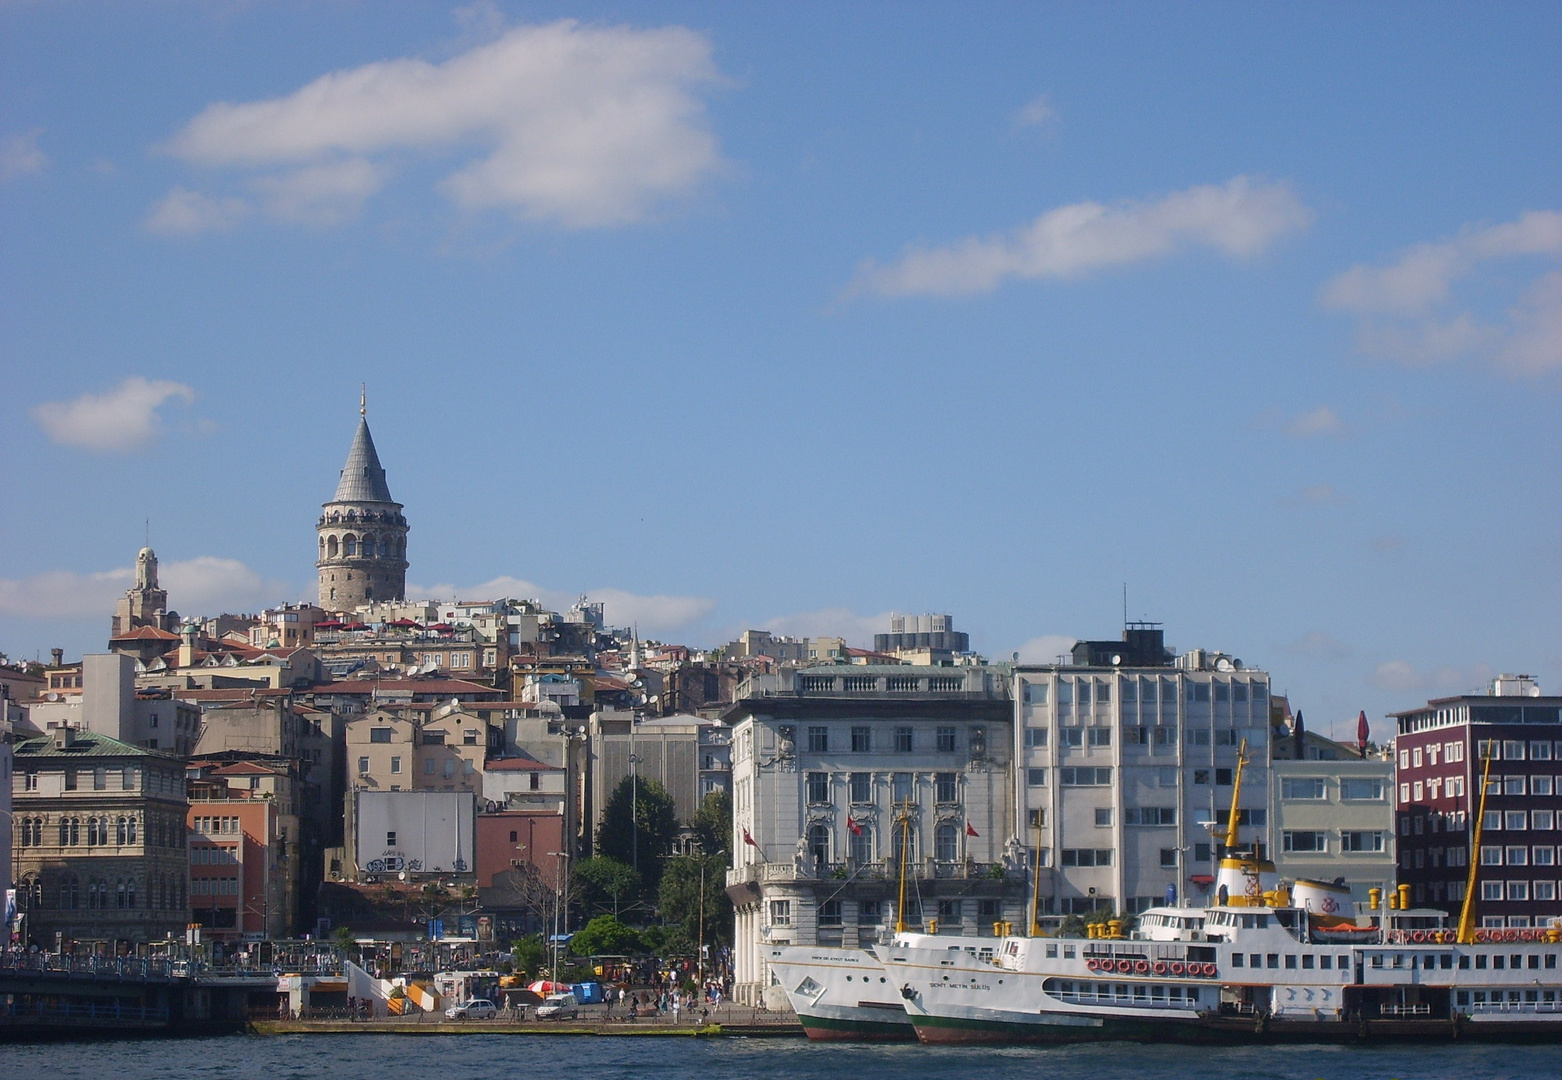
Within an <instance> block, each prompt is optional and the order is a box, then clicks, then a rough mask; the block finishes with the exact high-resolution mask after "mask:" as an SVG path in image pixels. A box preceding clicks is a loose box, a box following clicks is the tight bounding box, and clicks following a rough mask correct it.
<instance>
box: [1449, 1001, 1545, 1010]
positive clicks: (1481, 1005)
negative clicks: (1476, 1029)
mask: <svg viewBox="0 0 1562 1080" xmlns="http://www.w3.org/2000/svg"><path fill="white" fill-rule="evenodd" d="M1462 1007H1463V1006H1461V1008H1462ZM1469 1009H1470V1011H1471V1012H1472V1013H1562V1002H1558V1001H1477V1002H1476V1003H1475V1004H1474V1005H1471V1006H1469Z"/></svg>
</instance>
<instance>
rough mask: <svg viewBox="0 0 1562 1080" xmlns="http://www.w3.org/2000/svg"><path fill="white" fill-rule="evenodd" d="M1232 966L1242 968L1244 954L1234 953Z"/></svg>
mask: <svg viewBox="0 0 1562 1080" xmlns="http://www.w3.org/2000/svg"><path fill="white" fill-rule="evenodd" d="M1231 966H1232V967H1241V966H1242V954H1241V953H1239V952H1238V953H1232V954H1231Z"/></svg>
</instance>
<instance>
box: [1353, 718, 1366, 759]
mask: <svg viewBox="0 0 1562 1080" xmlns="http://www.w3.org/2000/svg"><path fill="white" fill-rule="evenodd" d="M1367 731H1368V728H1367V710H1366V709H1362V710H1361V715H1360V716H1358V717H1356V749H1357V750H1358V751H1359V752H1360V753H1361V756H1362V757H1366V756H1367Z"/></svg>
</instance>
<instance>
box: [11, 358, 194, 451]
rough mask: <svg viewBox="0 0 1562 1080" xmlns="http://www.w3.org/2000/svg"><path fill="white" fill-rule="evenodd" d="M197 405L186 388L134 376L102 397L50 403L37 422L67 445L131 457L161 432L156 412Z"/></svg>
mask: <svg viewBox="0 0 1562 1080" xmlns="http://www.w3.org/2000/svg"><path fill="white" fill-rule="evenodd" d="M175 398H177V399H179V400H181V401H183V402H185V404H189V403H190V402H192V401H194V400H195V391H194V390H191V389H190V388H189V387H188V386H186V385H184V384H183V383H177V382H168V381H165V380H155V381H152V380H147V379H143V378H142V377H141V376H139V375H132V376H131V377H130V378H128V379H126V380H125V381H124V382H122V383H120V384H119V385H118V386H116V387H115V388H114V389H112V390H109V391H108V392H107V393H103V394H83V395H81V397H78V398H75V399H74V400H71V401H46V402H43V403H42V404H40V405H36V406H34V407H33V410H32V413H33V418H34V419H35V420H37V421H38V423H39V424H40V425H41V426H42V427H43V429H44V431H46V432H47V433H48V435H49V438H50V439H53V440H54V441H55V442H57V443H59V444H61V445H62V446H80V447H84V448H86V449H88V450H103V451H111V452H117V453H130V452H131V451H135V450H140V449H143V448H145V447H146V446H148V445H149V444H151V442H152V441H153V440H154V439H156V438H157V436H158V433H159V432H160V431H161V430H162V425H161V423H160V419H159V417H158V413H157V410H158V408H159V407H161V406H162V404H163V403H164V402H166V401H169V400H172V399H175Z"/></svg>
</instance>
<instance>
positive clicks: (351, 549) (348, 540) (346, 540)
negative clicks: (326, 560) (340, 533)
mask: <svg viewBox="0 0 1562 1080" xmlns="http://www.w3.org/2000/svg"><path fill="white" fill-rule="evenodd" d="M342 554H343V555H345V556H347V557H348V558H349V559H350V558H352V557H353V556H355V555H357V554H358V537H356V536H354V535H353V534H352V533H348V534H347V535H346V536H344V537H342Z"/></svg>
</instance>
